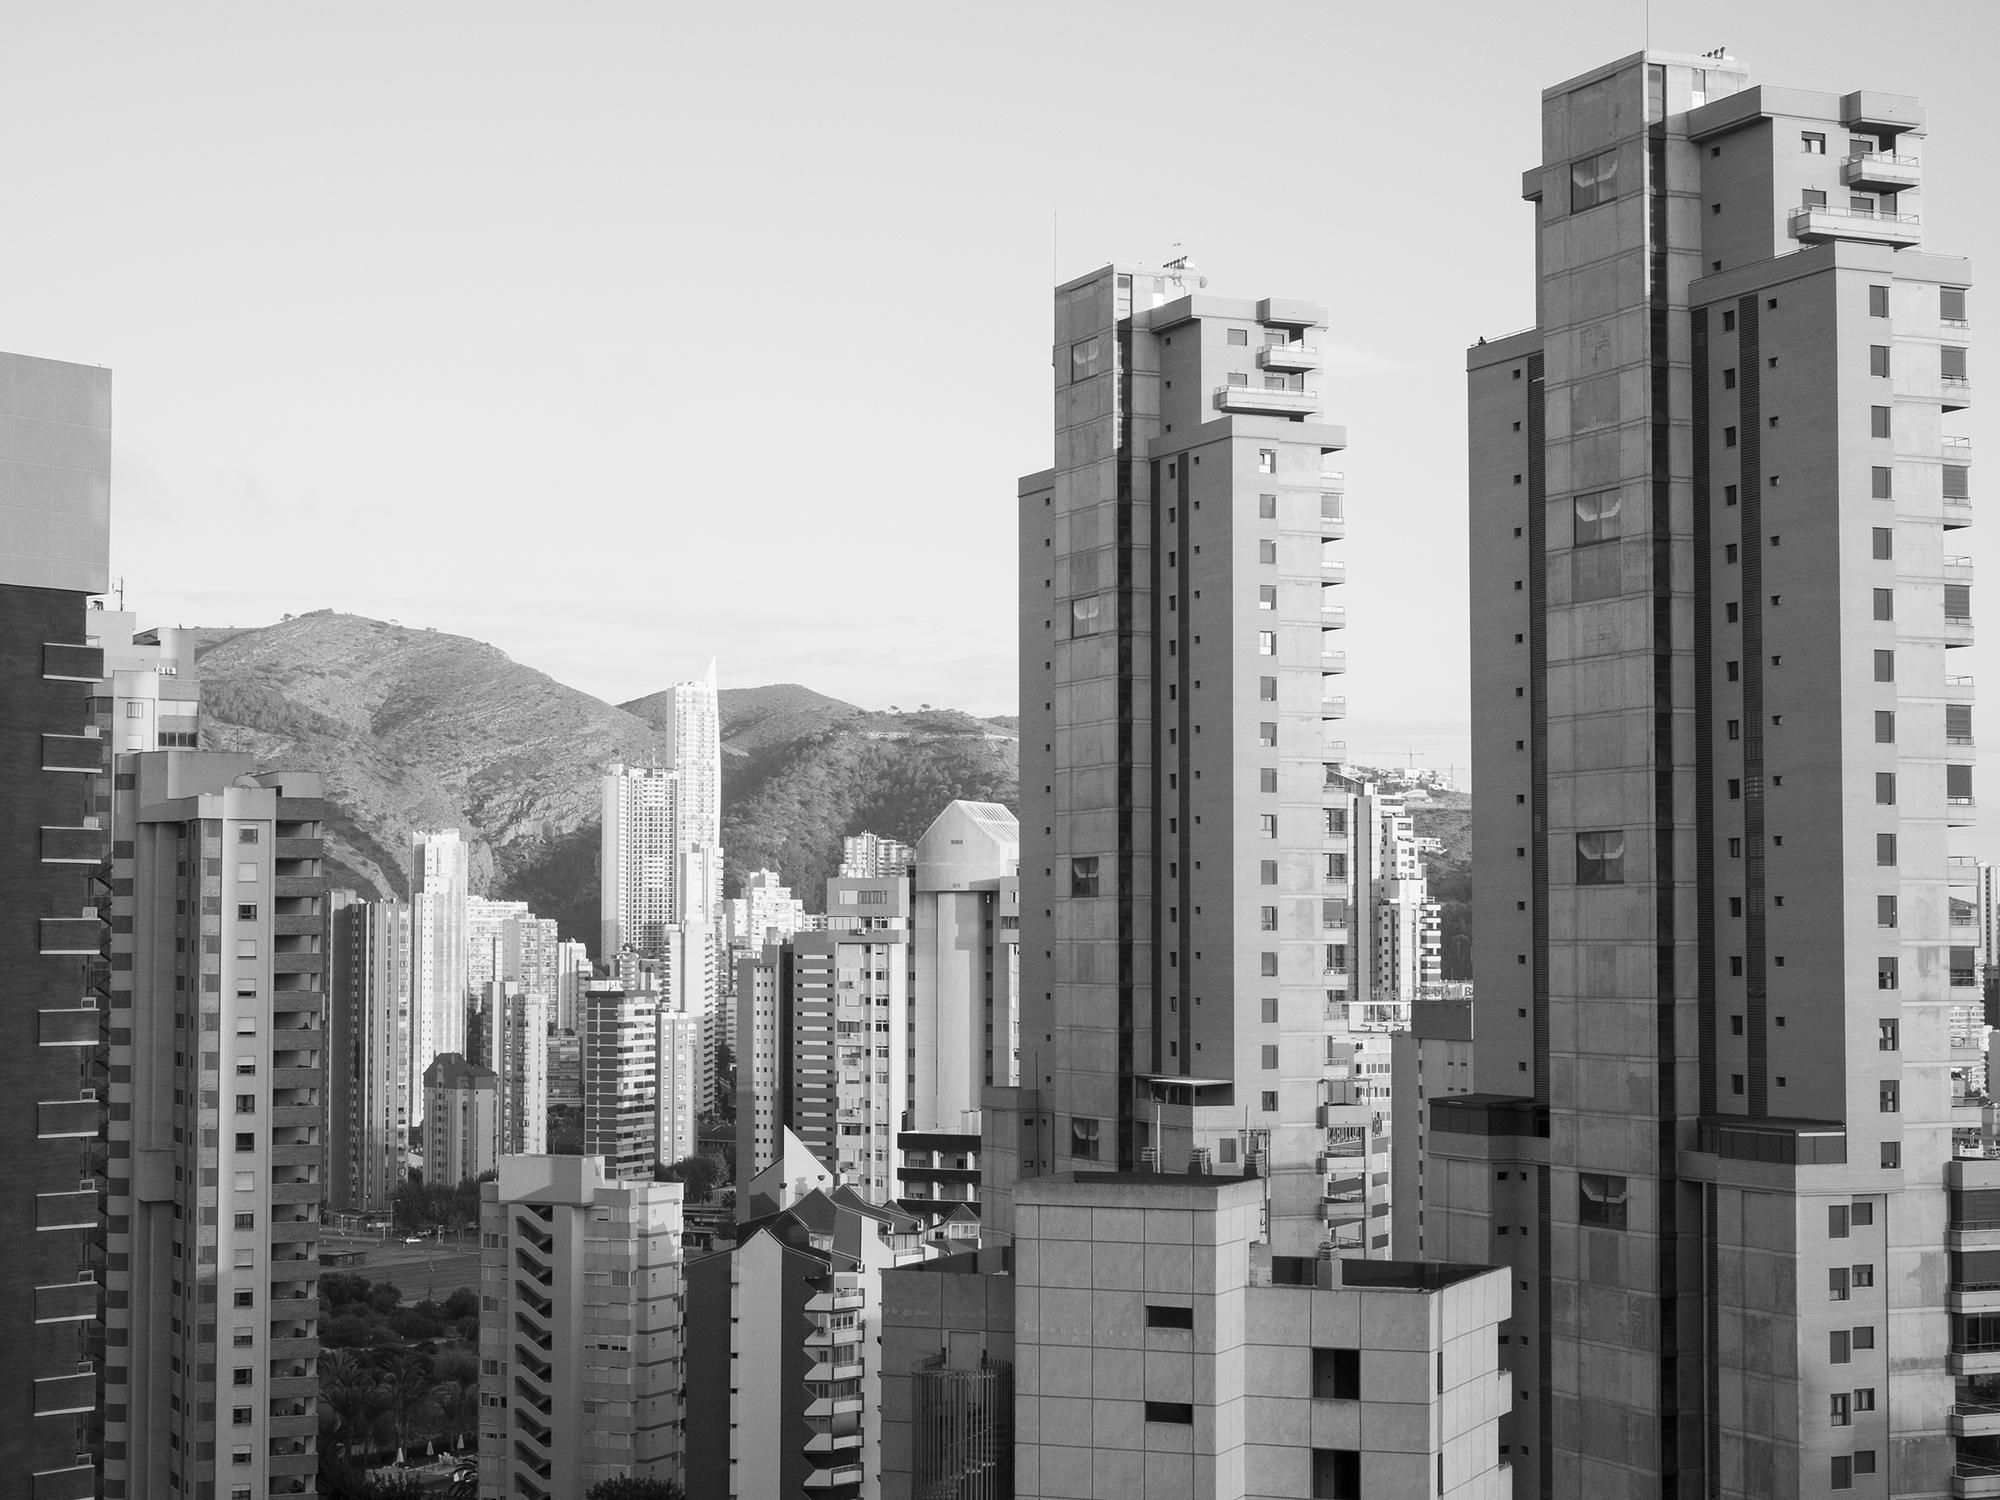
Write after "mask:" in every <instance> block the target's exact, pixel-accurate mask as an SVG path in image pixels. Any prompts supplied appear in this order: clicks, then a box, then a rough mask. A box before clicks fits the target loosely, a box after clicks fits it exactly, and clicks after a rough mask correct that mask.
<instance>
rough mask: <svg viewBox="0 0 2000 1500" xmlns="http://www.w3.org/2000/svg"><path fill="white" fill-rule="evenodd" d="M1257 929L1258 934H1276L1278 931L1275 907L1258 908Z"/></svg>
mask: <svg viewBox="0 0 2000 1500" xmlns="http://www.w3.org/2000/svg"><path fill="white" fill-rule="evenodd" d="M1257 928H1258V931H1260V932H1276V931H1277V930H1278V908H1277V907H1275V906H1260V907H1258V908H1257Z"/></svg>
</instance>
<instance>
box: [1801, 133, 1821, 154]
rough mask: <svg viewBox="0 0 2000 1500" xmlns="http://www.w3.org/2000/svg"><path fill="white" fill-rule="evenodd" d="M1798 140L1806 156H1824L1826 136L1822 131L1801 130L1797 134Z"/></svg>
mask: <svg viewBox="0 0 2000 1500" xmlns="http://www.w3.org/2000/svg"><path fill="white" fill-rule="evenodd" d="M1799 139H1800V141H1802V142H1803V143H1804V145H1805V151H1806V154H1807V155H1808V156H1824V155H1826V134H1825V132H1824V131H1818V130H1802V131H1800V132H1799Z"/></svg>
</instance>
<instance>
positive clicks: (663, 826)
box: [598, 761, 682, 966]
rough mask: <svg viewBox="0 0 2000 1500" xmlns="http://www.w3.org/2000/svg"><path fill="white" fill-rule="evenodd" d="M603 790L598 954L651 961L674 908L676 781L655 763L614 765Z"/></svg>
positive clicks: (677, 880) (677, 887)
mask: <svg viewBox="0 0 2000 1500" xmlns="http://www.w3.org/2000/svg"><path fill="white" fill-rule="evenodd" d="M603 793H604V799H603V809H604V822H603V825H602V828H601V830H600V833H599V835H598V890H599V897H598V900H599V910H600V913H601V920H600V923H599V939H598V955H599V957H601V958H602V959H603V960H604V962H605V964H606V965H607V966H608V965H610V964H612V963H614V962H615V961H616V960H617V957H618V954H619V952H620V951H621V950H623V949H626V948H632V949H635V950H637V951H638V952H640V953H643V954H645V955H646V956H648V957H651V958H657V957H658V956H659V954H660V952H661V949H662V946H663V945H664V943H665V937H664V934H665V932H666V929H667V928H668V926H670V925H671V924H672V923H673V922H675V921H676V920H678V918H679V916H680V909H681V898H680V880H681V873H682V871H681V864H682V861H681V859H680V857H679V853H678V847H677V844H676V830H677V828H678V827H679V819H680V813H679V806H680V778H679V777H678V776H677V775H676V774H675V773H674V772H673V771H671V770H667V769H665V768H663V767H660V766H628V765H626V764H624V763H623V762H622V761H621V762H615V763H613V765H612V766H611V768H610V769H609V770H607V771H606V772H605V773H604V779H603Z"/></svg>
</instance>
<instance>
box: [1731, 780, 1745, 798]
mask: <svg viewBox="0 0 2000 1500" xmlns="http://www.w3.org/2000/svg"><path fill="white" fill-rule="evenodd" d="M1729 800H1730V801H1731V802H1741V801H1742V800H1743V782H1742V780H1741V779H1740V778H1738V777H1735V776H1732V777H1730V778H1729Z"/></svg>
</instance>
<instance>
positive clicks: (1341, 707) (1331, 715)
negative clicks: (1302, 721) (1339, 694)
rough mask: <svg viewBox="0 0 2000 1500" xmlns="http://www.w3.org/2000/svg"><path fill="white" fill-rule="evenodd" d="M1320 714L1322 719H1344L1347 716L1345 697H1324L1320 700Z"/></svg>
mask: <svg viewBox="0 0 2000 1500" xmlns="http://www.w3.org/2000/svg"><path fill="white" fill-rule="evenodd" d="M1319 716H1320V717H1321V718H1322V719H1344V718H1346V717H1347V700H1346V699H1345V698H1322V699H1320V700H1319Z"/></svg>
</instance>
